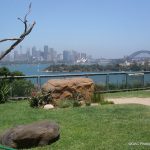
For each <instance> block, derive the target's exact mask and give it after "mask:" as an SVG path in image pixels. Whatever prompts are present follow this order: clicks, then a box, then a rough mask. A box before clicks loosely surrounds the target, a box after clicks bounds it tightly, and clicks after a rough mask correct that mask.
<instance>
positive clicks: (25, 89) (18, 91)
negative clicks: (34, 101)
mask: <svg viewBox="0 0 150 150" xmlns="http://www.w3.org/2000/svg"><path fill="white" fill-rule="evenodd" d="M33 88H34V85H33V84H32V83H31V81H28V80H25V79H18V80H14V81H13V83H12V94H13V96H30V93H31V90H32V89H33Z"/></svg>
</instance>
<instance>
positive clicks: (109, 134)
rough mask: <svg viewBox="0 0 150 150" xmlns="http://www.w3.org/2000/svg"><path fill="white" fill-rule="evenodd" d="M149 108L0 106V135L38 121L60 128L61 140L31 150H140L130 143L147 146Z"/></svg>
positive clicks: (137, 106) (121, 106)
mask: <svg viewBox="0 0 150 150" xmlns="http://www.w3.org/2000/svg"><path fill="white" fill-rule="evenodd" d="M149 114H150V107H148V106H142V105H103V106H97V107H83V108H80V107H77V108H65V109H55V110H43V109H33V108H30V107H29V104H28V102H27V101H19V102H9V103H6V104H1V105H0V133H1V132H3V131H4V130H6V129H7V128H10V127H13V126H16V125H19V124H28V123H31V122H34V121H39V120H53V121H55V122H57V123H58V124H59V125H60V133H61V137H60V140H59V141H57V142H56V143H54V144H52V145H48V146H44V147H38V148H33V150H49V149H51V150H121V149H123V150H128V149H132V150H142V149H148V148H150V147H149V146H143V145H139V146H129V145H128V143H129V142H148V143H149V142H150V130H149V126H150V115H149Z"/></svg>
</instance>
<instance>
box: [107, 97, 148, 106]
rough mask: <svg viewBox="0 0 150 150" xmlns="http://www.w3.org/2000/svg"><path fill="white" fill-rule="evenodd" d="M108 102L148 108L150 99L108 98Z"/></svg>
mask: <svg viewBox="0 0 150 150" xmlns="http://www.w3.org/2000/svg"><path fill="white" fill-rule="evenodd" d="M108 101H113V102H114V103H115V104H141V105H147V106H150V98H138V97H132V98H113V99H110V98H109V99H108Z"/></svg>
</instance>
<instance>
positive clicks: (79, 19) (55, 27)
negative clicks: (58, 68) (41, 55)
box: [0, 0, 150, 58]
mask: <svg viewBox="0 0 150 150" xmlns="http://www.w3.org/2000/svg"><path fill="white" fill-rule="evenodd" d="M30 2H32V11H31V14H30V16H29V21H30V20H31V21H33V20H35V21H36V26H35V28H34V30H33V32H32V33H31V34H30V36H29V37H27V38H26V39H25V40H24V41H23V42H22V43H21V45H23V47H32V45H37V47H42V46H43V45H44V44H45V43H47V45H51V47H53V48H54V49H55V50H57V51H60V50H68V49H69V50H70V49H74V50H78V51H85V52H86V53H88V54H89V55H92V56H93V57H94V58H100V57H104V58H122V57H123V56H127V55H130V54H131V53H133V52H135V51H138V50H142V49H144V50H150V45H149V39H150V29H149V27H150V19H149V18H150V9H149V8H150V1H148V0H143V1H141V0H132V1H131V0H122V1H119V0H105V1H104V0H76V1H74V0H63V1H60V0H55V1H54V0H44V2H43V1H40V0H39V1H36V0H31V1H29V0H26V1H18V0H12V1H10V0H2V1H1V9H0V13H1V19H2V22H1V30H0V33H1V37H0V38H1V39H2V38H7V37H16V36H17V35H18V34H19V33H20V32H21V31H22V29H23V27H22V24H21V23H20V22H19V21H18V20H17V17H21V16H24V14H25V13H26V10H27V7H28V5H29V3H30ZM6 8H7V9H8V10H10V11H11V12H12V13H6ZM7 46H8V43H5V44H1V45H0V49H1V50H3V49H5V48H6V47H7ZM17 48H19V47H17Z"/></svg>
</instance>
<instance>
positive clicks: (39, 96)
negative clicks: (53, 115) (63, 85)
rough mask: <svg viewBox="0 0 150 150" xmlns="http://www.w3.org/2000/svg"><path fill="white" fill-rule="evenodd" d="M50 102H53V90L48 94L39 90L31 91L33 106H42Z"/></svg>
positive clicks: (30, 101) (30, 100) (31, 103)
mask: <svg viewBox="0 0 150 150" xmlns="http://www.w3.org/2000/svg"><path fill="white" fill-rule="evenodd" d="M49 103H52V96H51V91H50V92H49V93H48V94H44V93H41V92H37V91H33V92H32V93H31V98H30V99H29V104H30V106H31V107H42V106H44V105H46V104H49Z"/></svg>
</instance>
